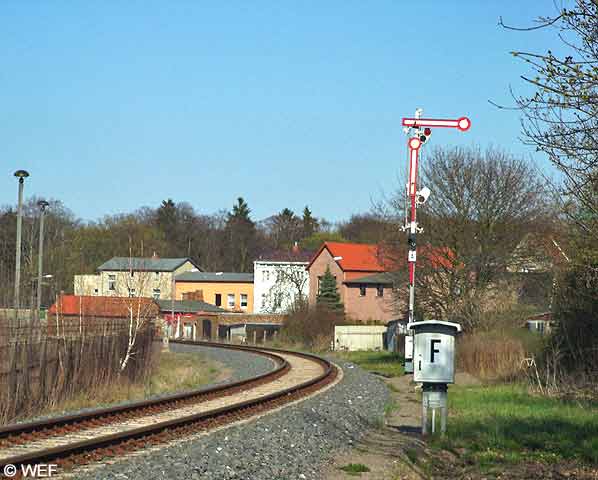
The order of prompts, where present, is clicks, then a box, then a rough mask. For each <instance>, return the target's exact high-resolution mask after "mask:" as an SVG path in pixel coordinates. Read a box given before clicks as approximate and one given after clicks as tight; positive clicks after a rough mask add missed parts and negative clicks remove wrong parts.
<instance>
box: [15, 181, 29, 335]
mask: <svg viewBox="0 0 598 480" xmlns="http://www.w3.org/2000/svg"><path fill="white" fill-rule="evenodd" d="M14 175H15V177H17V178H18V179H19V201H18V203H17V247H16V250H17V251H16V260H15V301H14V308H15V319H16V320H17V327H18V326H19V325H18V322H19V307H20V303H19V285H20V283H21V225H22V223H23V186H24V183H25V179H26V178H27V177H28V176H29V172H28V171H27V170H17V171H16V172H15V173H14Z"/></svg>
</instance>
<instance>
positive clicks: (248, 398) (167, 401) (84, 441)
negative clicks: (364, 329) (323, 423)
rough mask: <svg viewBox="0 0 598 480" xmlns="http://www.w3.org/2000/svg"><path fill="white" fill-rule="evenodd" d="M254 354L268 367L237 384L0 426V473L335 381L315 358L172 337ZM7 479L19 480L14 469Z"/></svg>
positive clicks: (193, 426) (185, 427) (173, 429)
mask: <svg viewBox="0 0 598 480" xmlns="http://www.w3.org/2000/svg"><path fill="white" fill-rule="evenodd" d="M175 343H185V344H191V345H201V346H208V347H215V348H226V349H232V350H241V351H247V352H251V353H256V354H259V355H263V356H266V357H268V358H269V359H271V360H272V361H273V364H274V368H273V369H272V370H271V371H269V372H267V373H265V374H262V375H258V376H255V377H252V378H248V379H245V380H242V381H239V382H234V383H226V384H222V385H218V386H216V387H211V388H204V389H199V390H195V391H191V392H186V393H182V394H175V395H169V396H166V397H162V398H159V399H153V400H145V401H141V402H135V403H129V404H126V405H122V406H117V407H111V408H103V409H98V410H93V411H89V412H85V413H81V414H76V415H68V416H64V417H56V418H52V419H48V420H42V421H36V422H29V423H22V424H15V425H8V426H5V427H2V428H0V475H1V474H2V472H3V469H4V467H5V465H8V464H11V465H14V466H15V467H16V471H17V472H21V471H22V470H21V466H23V465H33V464H38V463H45V464H50V463H55V464H58V466H59V469H60V471H64V470H68V469H70V468H72V467H74V466H78V465H84V464H88V463H93V462H98V461H101V460H102V459H103V458H107V457H115V456H121V455H124V454H126V453H128V452H132V451H135V450H139V449H141V448H144V447H146V446H148V445H153V444H158V443H165V442H169V441H172V440H175V439H178V438H180V437H183V436H186V435H189V434H191V433H194V432H198V431H206V430H210V429H212V428H215V427H219V426H222V425H226V424H228V423H232V422H235V421H237V420H240V419H244V418H248V417H251V416H253V415H255V414H257V413H261V412H264V411H267V410H270V409H272V408H276V407H278V406H281V405H284V404H285V403H289V402H291V401H294V400H297V399H298V398H301V397H303V396H305V395H308V394H310V393H312V392H315V391H317V390H319V389H321V388H323V387H324V386H325V385H327V384H329V383H331V382H332V381H334V379H335V378H336V375H337V368H336V367H335V366H334V365H332V364H331V363H330V362H328V361H327V360H325V359H322V358H320V357H316V356H314V355H310V354H306V353H299V352H292V351H286V350H275V349H265V348H256V347H247V346H240V345H228V344H219V343H210V342H175ZM12 478H20V477H19V474H18V473H17V475H16V476H13V477H12Z"/></svg>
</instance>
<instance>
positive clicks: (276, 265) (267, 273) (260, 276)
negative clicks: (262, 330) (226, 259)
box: [253, 260, 309, 313]
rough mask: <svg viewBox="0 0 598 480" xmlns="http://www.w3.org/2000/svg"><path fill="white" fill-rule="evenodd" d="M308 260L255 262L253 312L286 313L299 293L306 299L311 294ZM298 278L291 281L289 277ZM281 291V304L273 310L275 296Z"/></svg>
mask: <svg viewBox="0 0 598 480" xmlns="http://www.w3.org/2000/svg"><path fill="white" fill-rule="evenodd" d="M307 265H308V264H307V262H268V261H262V260H259V261H255V262H253V304H254V305H253V313H284V312H286V311H287V310H288V309H289V308H290V307H291V306H292V305H293V302H294V301H295V297H296V296H297V295H298V294H299V289H298V286H301V294H302V295H303V297H304V298H305V299H307V296H308V294H309V272H308V271H307V270H306V269H305V267H307ZM290 276H292V278H294V279H296V281H291V280H290V279H289V277H290ZM277 292H280V293H281V294H282V296H281V300H282V302H281V305H280V308H278V309H277V310H276V311H272V306H273V303H274V302H273V297H274V295H275V294H276V293H277Z"/></svg>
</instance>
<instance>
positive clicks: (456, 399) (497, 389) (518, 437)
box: [336, 352, 598, 472]
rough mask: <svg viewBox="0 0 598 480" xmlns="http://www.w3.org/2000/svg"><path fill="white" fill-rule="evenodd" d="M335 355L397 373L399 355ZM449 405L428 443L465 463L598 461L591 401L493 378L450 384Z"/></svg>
mask: <svg viewBox="0 0 598 480" xmlns="http://www.w3.org/2000/svg"><path fill="white" fill-rule="evenodd" d="M336 355H338V356H339V358H342V359H344V360H347V361H350V362H353V363H355V364H357V365H359V366H361V367H362V368H364V369H366V370H369V371H372V372H379V373H383V374H385V375H388V376H399V375H403V368H402V366H401V361H400V360H401V359H399V358H397V356H396V355H394V354H392V353H389V352H343V353H338V354H336ZM449 407H450V413H449V422H448V433H447V436H446V437H445V438H444V439H440V438H437V439H434V440H432V441H431V442H430V446H432V447H433V448H435V449H445V450H449V451H452V452H454V453H456V454H457V455H458V457H459V458H460V460H462V461H463V462H464V463H465V464H469V465H475V466H477V467H479V469H481V470H483V471H486V472H492V471H498V472H500V471H501V468H502V467H504V466H507V465H511V466H513V465H516V464H519V463H521V462H540V463H545V464H558V463H560V462H563V461H568V462H579V463H582V464H586V465H594V466H596V465H598V404H597V403H583V404H582V403H579V402H570V401H567V402H566V401H563V400H560V399H557V398H547V397H543V396H539V395H536V394H533V393H530V390H529V388H528V386H527V385H525V384H524V383H506V384H505V383H496V381H494V382H493V383H491V384H488V385H482V386H467V387H466V386H457V385H453V386H451V387H450V389H449ZM395 408H398V409H399V410H400V408H401V406H400V405H396V406H395Z"/></svg>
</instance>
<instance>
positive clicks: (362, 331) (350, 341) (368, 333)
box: [334, 325, 386, 351]
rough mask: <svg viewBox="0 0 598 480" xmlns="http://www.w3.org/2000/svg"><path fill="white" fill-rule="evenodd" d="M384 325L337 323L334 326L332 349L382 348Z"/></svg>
mask: <svg viewBox="0 0 598 480" xmlns="http://www.w3.org/2000/svg"><path fill="white" fill-rule="evenodd" d="M385 333H386V325H339V326H336V327H334V350H349V351H355V350H382V349H384V335H385Z"/></svg>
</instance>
